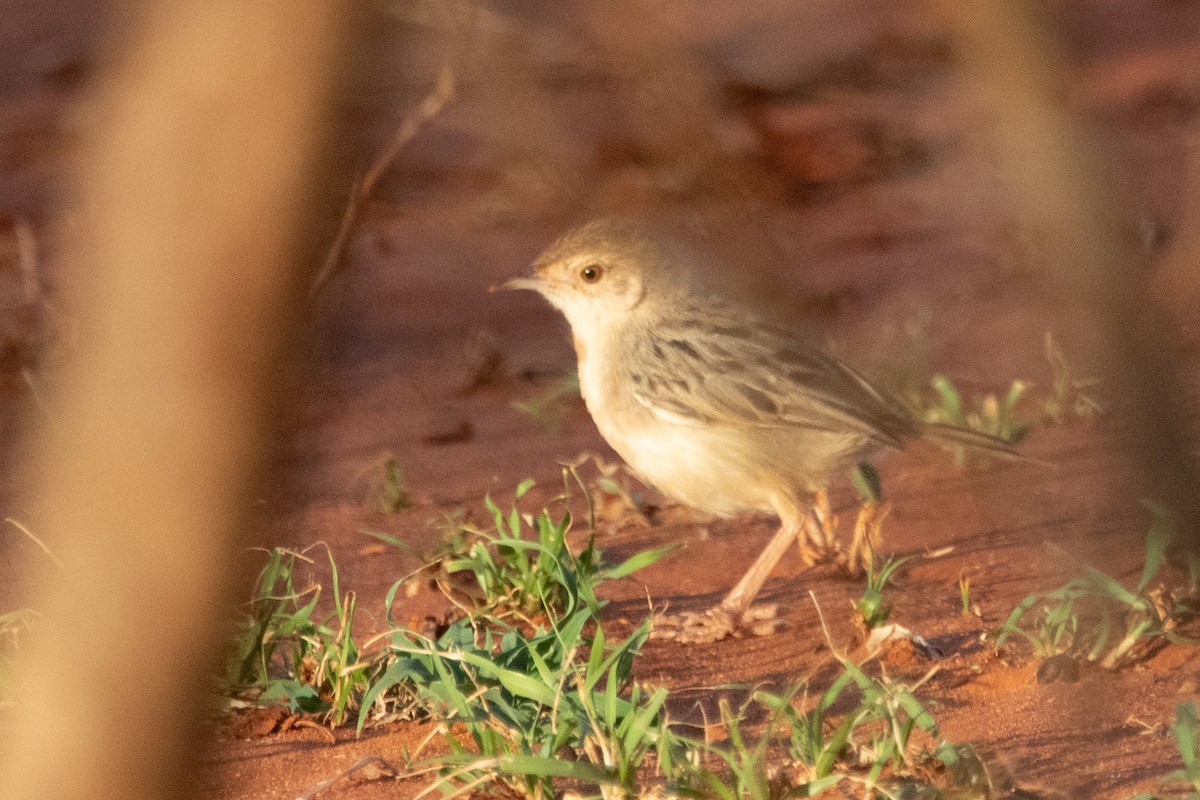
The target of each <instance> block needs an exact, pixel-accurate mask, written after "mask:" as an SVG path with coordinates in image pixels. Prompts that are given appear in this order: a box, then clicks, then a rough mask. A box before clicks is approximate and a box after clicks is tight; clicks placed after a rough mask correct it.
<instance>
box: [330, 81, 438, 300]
mask: <svg viewBox="0 0 1200 800" xmlns="http://www.w3.org/2000/svg"><path fill="white" fill-rule="evenodd" d="M454 86H455V70H454V66H453V64H452V60H451V59H447V61H446V63H444V64H442V68H441V69H440V70H438V76H437V81H436V82H435V83H434V85H433V90H432V91H430V93H429V94H428V95H426V97H425V99H424V100H422V101H421V104H420V105H418V106H417V107H416V108H414V109H413V110H412V111H410V112H409V113H408V114H407V115H406V116H405V117H404V120H403V121H402V122H401V123H400V127H398V128H397V129H396V132H395V133H394V134H392V138H391V140H390V141H389V142H388V144H387V147H385V148H384V150H383V152H382V153H381V154H380V155H379V158H377V159H376V160H375V163H373V164H372V165H371V168H370V169H368V170H367V172H366V174H365V175H363V176H362V178H360V179H359V180H358V182H357V183H356V184H355V185H354V188H353V189H352V190H351V192H350V199H349V200H348V201H347V203H346V210H345V212H344V213H343V214H342V222H341V224H340V225H339V226H338V231H337V235H336V236H334V239H333V244H332V245H330V247H329V253H328V254H327V255H326V256H325V262H324V263H323V264H322V265H321V269H320V270H319V271H318V272H317V274H316V277H314V278H313V280H312V285H311V286H310V287H309V295H310V296H315V295H316V294H317V293H318V292H320V291H321V288H322V287H323V286H324V285H325V283H326V282H327V281H328V280H329V279H330V278H331V277H332V276H333V274H334V273H335V272H337V270H338V269H340V268H341V265H342V262H343V259H344V257H345V254H346V243H347V242H348V241H349V239H350V234H351V233H353V232H354V226H355V223H356V222H357V221H358V214H359V211H360V210H361V208H362V204H363V203H364V202H365V201H366V199H367V198H368V197H369V196H370V194H371V192H372V191H373V190H374V189H375V184H376V183H378V182H379V179H380V178H381V177H383V175H384V174H385V173H386V172H387V171H388V170H389V169H391V168H392V164H393V163H395V161H396V158H397V157H398V156H399V155H400V153H402V152H404V149H405V148H406V147H408V145H409V144H410V143H411V142H412V140H413V139H415V138H416V136H417V134H418V133H420V132H421V130H422V129H423V128H424V127H425V126H426V125H428V124H429V122H430V120H432V119H433V118H434V117H436V116H437V115H438V114H440V113H441V112H442V109H443V108H444V107H445V106H446V103H448V102H450V100H451V98H453V97H454Z"/></svg>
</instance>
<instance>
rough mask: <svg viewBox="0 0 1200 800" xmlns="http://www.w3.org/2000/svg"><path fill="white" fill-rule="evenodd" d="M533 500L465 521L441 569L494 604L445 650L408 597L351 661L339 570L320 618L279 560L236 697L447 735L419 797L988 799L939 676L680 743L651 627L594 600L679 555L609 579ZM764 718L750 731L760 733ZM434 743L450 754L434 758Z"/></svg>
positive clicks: (563, 517)
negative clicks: (599, 591)
mask: <svg viewBox="0 0 1200 800" xmlns="http://www.w3.org/2000/svg"><path fill="white" fill-rule="evenodd" d="M531 485H532V484H531V483H529V482H526V483H523V484H522V485H521V486H520V487H518V490H517V497H516V501H514V503H513V505H512V507H511V508H510V509H508V510H503V509H501V508H500V507H498V506H497V505H496V504H494V503H493V502H491V501H490V499H489V500H488V501H486V506H487V509H488V512H489V514H490V515H491V523H492V524H491V527H490V528H489V529H487V530H483V529H478V528H474V527H472V526H467V525H464V524H462V522H461V520H456V521H455V524H454V531H453V532H454V535H453V536H451V537H450V540H449V541H448V543H447V544H446V545H444V546H443V549H442V550H441V551H440V554H439V558H438V559H437V561H436V564H437V566H436V567H429V568H435V569H437V570H438V571H439V574H440V575H443V576H449V575H455V574H459V573H466V574H467V575H469V576H470V577H471V578H472V579H473V580H474V581H475V583H476V584H477V586H478V588H479V590H480V592H481V594H480V595H479V597H480V598H482V599H479V600H478V601H477V602H474V603H472V604H469V605H468V604H463V605H462V606H461V608H460V612H461V613H460V614H459V616H458V617H457V618H456V619H454V620H453V621H451V622H450V623H449V624H448V626H447V627H446V629H445V630H444V632H442V633H441V634H440V635H437V636H425V635H422V634H419V633H416V632H414V631H411V630H408V629H406V628H404V627H402V626H400V625H397V624H396V623H395V622H394V620H393V619H392V602H393V600H394V599H395V595H396V593H397V592H398V591H399V589H400V587H401V586H402V585H403V584H404V583H405V579H401V580H399V581H397V582H396V583H395V584H393V586H392V587H391V589H390V590H389V592H388V593H387V596H386V598H385V607H386V608H387V621H388V624H389V628H388V630H386V631H385V632H384V633H382V634H380V635H379V636H377V637H375V638H374V639H371V640H368V641H367V642H365V643H364V644H363V645H362V646H361V647H359V646H357V645H356V644H355V642H354V640H353V637H352V635H351V634H352V620H353V614H354V606H355V601H354V595H353V593H345V594H342V593H341V592H340V589H339V586H338V573H337V567H336V565H335V564H334V562H333V560H332V558H330V560H329V567H330V570H331V572H332V577H333V582H332V597H331V598H329V600H327V604H331V605H332V606H333V609H332V610H330V611H328V612H324V613H322V612H320V611H319V609H320V607H321V587H319V586H314V587H309V588H307V589H304V590H302V591H301V590H298V589H297V586H296V583H295V577H294V572H295V568H296V567H297V565H298V564H300V563H304V562H309V561H310V559H308V557H307V556H306V555H305V554H303V553H294V552H291V551H286V550H279V549H277V550H272V551H270V552H269V553H268V556H267V564H266V566H265V567H264V568H263V571H262V573H261V575H260V576H259V581H258V584H257V585H256V588H255V593H254V598H253V600H252V601H251V603H250V604H249V606H248V609H247V613H246V615H245V618H244V620H243V623H242V627H241V635H240V636H239V639H238V643H237V648H236V652H235V653H234V656H233V657H232V658H231V660H230V663H229V668H228V674H227V676H226V686H227V688H228V690H229V691H232V692H237V693H239V694H241V695H242V696H243V697H247V698H249V699H250V700H252V701H254V702H258V703H268V702H276V703H284V704H286V705H288V706H289V707H290V708H291V709H293V711H298V712H307V713H310V714H319V715H321V716H322V718H323V719H324V720H325V721H327V722H328V723H329V724H331V725H336V724H342V723H344V722H346V721H348V720H351V719H353V720H354V721H355V722H356V723H357V729H358V731H359V732H361V731H362V730H363V729H364V728H365V727H366V726H368V725H370V724H373V723H376V722H379V721H387V720H393V719H405V718H421V719H425V720H430V721H432V722H434V723H435V726H434V731H433V733H431V734H430V736H429V738H427V740H426V742H425V743H423V744H422V745H421V746H420V747H418V748H417V750H416V751H415V752H414V753H412V754H410V756H409V763H408V764H407V766H408V773H409V774H410V775H418V774H427V775H430V776H432V781H431V783H430V784H429V785H428V786H427V787H426V789H425V790H423V791H422V792H421V795H424V794H427V793H433V792H438V793H440V794H442V795H445V796H448V797H457V796H461V795H468V794H476V793H480V792H495V793H499V794H500V795H501V796H505V797H510V798H525V799H526V800H549V798H552V797H560V796H563V794H564V793H565V792H571V793H572V794H574V795H577V796H580V797H587V798H591V797H598V798H601V800H629V799H630V798H635V797H637V798H641V797H678V798H694V799H695V800H785V799H786V798H795V797H818V796H842V794H844V793H845V792H846V791H848V790H850V789H854V790H855V791H856V793H861V796H863V797H880V798H896V797H923V798H924V797H929V798H933V797H939V796H942V795H940V794H939V792H941V791H942V790H943V789H948V787H952V788H953V790H954V791H955V792H957V794H954V795H953V796H955V797H968V796H980V797H983V796H986V795H984V794H975V795H972V794H969V793H968V794H963V793H962V791H961V790H962V788H963V787H964V786H968V785H971V786H977V785H979V781H980V778H979V775H980V774H983V773H981V772H980V769H981V768H977V767H976V766H972V765H978V763H979V762H978V759H977V758H974V756H973V754H972V753H971V751H970V749H969V748H964V747H957V746H954V745H951V744H949V743H947V742H946V741H944V740H943V739H942V738H941V735H940V733H939V731H938V727H937V723H936V721H935V720H934V718H933V716H932V715H931V714H930V713H929V711H928V710H927V709H926V708H925V707H924V705H922V703H921V702H920V701H919V700H918V699H917V697H916V692H917V690H918V688H919V687H920V686H921V685H922V684H923V683H924V681H925V680H927V679H928V677H929V676H930V675H932V674H933V672H930V673H929V675H927V676H926V677H925V678H923V679H922V680H921V681H918V682H916V683H915V684H912V685H909V684H905V683H902V682H900V681H896V680H892V679H890V678H888V676H887V675H886V674H882V675H881V676H880V677H875V676H872V675H870V674H868V672H867V670H866V669H865V668H864V666H863V665H860V664H856V663H854V662H852V661H850V660H849V659H848V658H845V657H843V656H840V655H837V656H836V658H837V659H838V663H839V664H840V670H839V671H838V672H837V673H836V676H835V677H834V679H833V682H832V684H831V685H830V686H829V688H827V689H826V690H824V692H822V693H821V694H820V695H819V696H817V697H815V698H813V699H810V696H809V691H808V690H809V684H808V683H807V682H802V683H800V684H797V685H796V686H794V687H792V688H790V689H788V690H786V691H784V692H783V693H781V694H773V693H771V692H768V691H765V690H761V689H759V690H757V691H753V692H751V693H750V695H749V700H747V701H746V703H745V704H743V705H742V706H741V707H739V708H737V709H736V710H735V709H734V707H733V706H732V705H731V704H730V703H729V702H728V701H723V702H722V703H721V704H720V705H719V708H720V715H721V726H720V728H721V729H722V730H724V731H725V732H726V733H727V737H726V740H725V741H723V742H720V743H717V742H713V741H709V740H707V739H706V740H698V739H695V738H691V737H689V736H686V735H684V734H683V733H681V732H680V726H677V725H675V724H673V723H672V721H671V717H670V713H669V711H668V700H669V697H668V693H667V691H666V690H665V689H662V688H655V687H651V686H646V685H643V684H641V683H639V682H637V681H636V680H635V679H634V676H633V666H634V662H635V659H636V657H637V655H638V653H639V652H640V651H641V648H642V646H643V644H644V643H645V641H646V639H647V636H648V634H649V629H650V624H651V622H650V620H646V621H645V622H643V623H642V624H641V625H640V626H638V627H636V628H635V629H634V630H633V631H632V632H631V633H630V634H629V635H627V636H626V637H624V638H621V639H613V638H612V637H610V636H609V634H608V632H606V630H605V627H604V624H603V622H602V620H601V619H600V616H599V611H600V608H601V606H602V602H601V601H600V600H599V599H598V598H597V596H596V587H597V585H598V584H600V583H601V582H603V581H604V580H608V579H611V578H614V577H620V576H622V575H626V574H629V573H630V572H632V571H634V570H636V569H638V568H640V567H641V566H645V565H646V564H649V563H652V562H653V561H654V560H656V559H657V558H659V557H661V555H662V554H663V552H665V551H661V550H656V551H648V552H644V553H640V554H638V555H636V556H634V557H632V558H630V559H628V560H626V561H625V562H623V563H621V564H619V565H616V566H610V565H607V564H606V563H605V562H604V561H603V560H602V559H601V557H600V554H599V553H598V552H597V551H596V549H595V547H594V544H593V543H592V541H591V540H590V539H589V541H588V543H587V546H586V547H585V548H584V549H583V550H582V551H581V552H580V554H579V555H577V556H576V555H573V554H572V553H571V551H570V549H569V548H567V546H566V538H567V534H568V532H569V530H570V527H571V523H572V520H571V517H570V514H568V513H563V514H553V513H551V512H550V511H549V510H547V509H542V510H541V511H540V512H539V513H538V514H536V515H533V514H525V513H522V512H521V511H520V510H519V509H518V507H517V501H519V500H520V499H521V498H522V497H523V496H524V495H525V494H526V493H527V492H528V491H529V489H530V487H531ZM377 536H379V537H380V538H386V537H385V535H383V534H377ZM899 565H900V564H899V562H889V563H888V564H886V565H884V567H883V568H881V569H880V570H879V571H878V572H875V571H874V570H872V573H871V574H872V578H871V581H870V583H869V587H868V593H871V592H874V595H875V596H876V597H875V601H873V602H872V603H870V604H869V605H870V606H871V608H872V609H873V610H871V611H869V613H868V612H861V611H860V613H863V614H864V617H869V618H871V619H875V620H882V619H885V618H886V613H887V612H886V603H884V602H883V599H882V593H883V590H884V587H885V585H886V583H887V581H888V579H889V578H890V576H891V575H892V574H893V572H894V571H895V570H896V568H898V567H899ZM329 601H332V602H331V603H330V602H329ZM881 669H882V668H881ZM764 718H765V719H766V720H767V722H766V724H765V725H764V726H762V727H761V728H760V729H758V730H757V732H756V731H755V730H754V729H752V727H751V725H752V722H751V720H757V719H764ZM431 742H439V743H440V746H441V748H440V749H441V750H442V751H443V753H442V754H441V755H435V756H429V755H426V754H425V751H426V750H427V748H428V745H429V743H431ZM972 781H973V782H974V783H972ZM834 793H838V794H834ZM947 796H949V795H947Z"/></svg>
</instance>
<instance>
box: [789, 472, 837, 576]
mask: <svg viewBox="0 0 1200 800" xmlns="http://www.w3.org/2000/svg"><path fill="white" fill-rule="evenodd" d="M796 541H797V544H799V546H800V558H801V559H802V560H803V561H804V563H805V565H807V566H810V567H811V566H813V565H814V564H841V563H844V562H845V560H846V554H845V552H844V551H843V550H842V547H841V545H840V544H838V538H837V517H835V516H834V515H833V512H832V511H831V510H830V508H829V495H828V494H827V493H826V492H825V490H824V489H819V490H817V492H816V494H814V495H813V505H812V509H811V513H809V514H808V515H807V516H806V517H805V519H804V523H803V527H802V528H801V530H800V535H799V536H798V537H797V539H796Z"/></svg>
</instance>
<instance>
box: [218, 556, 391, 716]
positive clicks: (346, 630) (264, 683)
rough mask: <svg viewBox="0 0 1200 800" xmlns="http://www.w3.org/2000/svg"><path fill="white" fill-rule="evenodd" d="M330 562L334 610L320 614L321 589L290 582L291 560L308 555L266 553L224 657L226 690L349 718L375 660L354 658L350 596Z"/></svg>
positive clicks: (356, 650)
mask: <svg viewBox="0 0 1200 800" xmlns="http://www.w3.org/2000/svg"><path fill="white" fill-rule="evenodd" d="M328 559H329V566H330V570H331V573H332V589H333V598H332V600H333V610H332V611H328V612H322V611H319V610H318V607H319V604H320V600H321V591H322V587H321V586H320V585H319V584H315V585H313V586H310V587H308V588H305V589H303V590H301V589H298V588H297V587H296V583H295V577H294V573H295V568H296V564H297V562H308V563H311V559H309V558H308V557H307V556H306V555H305V554H303V553H296V552H292V551H289V550H285V549H282V548H275V549H274V550H271V551H269V552H268V554H267V563H266V565H265V566H264V567H263V569H262V571H261V572H260V573H259V576H258V580H257V582H256V584H255V588H254V594H253V597H252V598H251V600H250V602H249V603H248V604H247V607H246V611H245V614H244V615H243V617H242V619H241V622H240V624H239V630H238V635H237V637H236V640H235V646H234V651H233V653H232V654H231V656H230V658H229V660H228V662H227V666H226V672H225V676H224V682H223V683H224V689H225V692H226V693H227V694H230V695H234V696H239V697H243V698H247V699H252V700H254V701H255V702H257V703H259V704H264V705H269V704H282V705H285V706H287V707H288V708H289V709H290V710H291V711H293V712H306V713H310V714H317V715H320V716H321V717H322V718H323V719H324V720H326V721H327V722H328V723H329V724H331V725H340V724H342V723H344V722H345V721H346V720H347V719H349V717H350V714H351V713H352V712H353V711H354V710H355V709H356V708H357V704H358V700H359V698H360V697H361V696H362V695H363V694H364V693H365V692H366V691H367V690H368V688H369V687H370V685H371V684H372V682H373V681H374V680H375V679H376V676H377V673H378V672H379V671H380V665H379V663H378V661H377V660H370V659H368V660H365V661H364V660H362V659H361V658H360V656H361V653H360V651H359V648H358V645H357V644H356V643H355V640H354V631H353V621H354V612H355V605H356V598H355V594H354V592H346V593H345V594H342V593H341V592H340V589H339V585H338V569H337V564H336V563H335V562H334V560H333V556H332V554H329V555H328Z"/></svg>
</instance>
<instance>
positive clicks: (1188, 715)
mask: <svg viewBox="0 0 1200 800" xmlns="http://www.w3.org/2000/svg"><path fill="white" fill-rule="evenodd" d="M1171 738H1172V739H1173V740H1174V741H1175V748H1176V750H1178V751H1179V756H1180V758H1181V759H1182V760H1183V769H1177V770H1175V771H1174V772H1172V773H1170V774H1169V775H1167V776H1166V777H1164V778H1163V779H1162V781H1161V783H1162V785H1163V786H1165V787H1167V788H1168V789H1169V790H1170V791H1171V795H1170V796H1171V797H1172V798H1174V799H1175V800H1200V716H1198V715H1197V713H1196V704H1195V703H1194V702H1190V701H1189V702H1187V703H1180V704H1179V705H1177V706H1176V707H1175V724H1173V725H1172V726H1171ZM1185 792H1186V794H1185ZM1130 800H1166V798H1164V797H1160V796H1159V795H1154V794H1140V795H1137V796H1136V797H1134V798H1131V799H1130Z"/></svg>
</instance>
